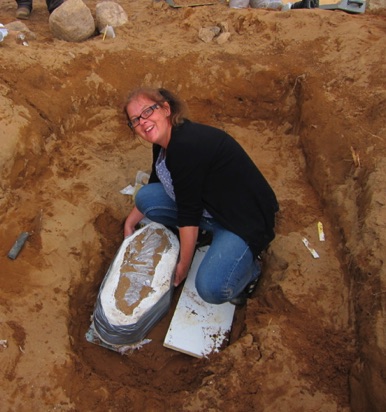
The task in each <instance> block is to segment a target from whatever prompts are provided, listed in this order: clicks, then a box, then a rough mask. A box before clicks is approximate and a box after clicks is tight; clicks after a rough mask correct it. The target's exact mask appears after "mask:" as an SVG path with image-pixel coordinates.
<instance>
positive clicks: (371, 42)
mask: <svg viewBox="0 0 386 412" xmlns="http://www.w3.org/2000/svg"><path fill="white" fill-rule="evenodd" d="M176 2H177V1H176ZM85 3H86V4H87V6H88V7H90V9H91V10H92V12H93V13H94V12H95V4H96V0H90V1H86V2H85ZM120 4H121V5H122V7H123V8H124V9H125V11H126V12H127V13H128V16H129V23H128V24H127V25H126V26H124V27H121V28H117V29H116V34H117V37H116V38H115V39H106V40H105V41H103V40H102V37H101V36H95V37H93V38H91V39H89V40H88V41H85V42H83V43H79V44H71V43H66V42H63V41H59V40H55V39H53V38H52V37H51V34H50V30H49V26H48V13H47V10H46V8H45V4H44V2H43V1H36V0H35V10H34V12H33V15H32V17H31V19H30V20H29V21H27V22H26V24H27V26H28V27H29V28H30V30H32V31H33V32H34V33H35V34H36V39H35V40H30V42H29V46H28V47H23V46H22V45H19V44H16V42H15V41H14V39H12V37H11V36H9V37H8V38H7V39H6V41H4V42H3V43H1V44H0V54H1V65H0V125H1V127H0V162H1V183H0V222H1V232H0V244H1V251H2V253H1V256H0V308H1V310H0V340H2V339H3V340H7V342H8V346H7V347H2V346H0V360H1V364H2V367H1V369H0V370H1V372H0V382H1V385H0V398H1V403H0V410H1V411H7V412H8V411H28V412H29V411H31V410H32V411H37V410H39V411H53V410H59V411H91V410H93V411H139V410H141V411H142V410H145V411H202V410H205V411H220V410H221V411H222V410H226V411H245V412H248V411H264V412H267V411H268V412H269V411H348V410H357V411H369V410H371V411H378V410H379V411H381V410H385V409H386V399H385V393H386V391H385V386H386V385H385V375H384V370H385V358H386V357H385V340H386V339H385V335H384V333H385V332H384V331H385V321H384V307H385V305H384V296H385V281H384V278H385V273H384V268H383V260H384V254H385V250H386V248H385V237H384V236H385V235H384V232H385V230H384V228H385V221H386V215H385V210H384V205H385V193H386V192H385V170H386V169H385V160H384V159H385V154H386V149H385V148H386V145H385V136H386V129H385V118H386V92H385V90H386V87H385V86H386V84H385V83H386V77H385V75H384V74H385V69H386V64H385V34H386V20H385V16H384V14H382V13H379V14H371V13H369V12H366V13H365V14H364V15H350V14H347V13H344V12H332V11H325V10H293V11H290V12H288V13H281V12H278V11H267V10H256V9H255V10H252V9H249V10H232V9H229V8H228V7H227V6H226V5H225V4H222V3H221V2H220V1H219V2H218V4H217V5H214V6H207V7H196V8H185V9H178V10H176V9H172V8H170V7H168V6H167V5H166V3H165V2H162V1H161V2H152V1H129V0H121V1H120ZM14 13H15V2H14V1H13V0H3V1H2V2H1V5H0V16H1V18H0V22H1V23H3V24H7V23H10V22H12V21H13V20H14ZM224 22H225V23H227V25H228V27H229V31H230V32H231V37H230V39H229V40H228V42H226V43H225V44H223V45H219V44H217V43H216V42H215V41H214V42H211V43H204V42H202V41H201V40H200V39H199V38H198V31H199V29H200V28H201V27H207V26H212V25H220V24H221V23H224ZM141 84H146V85H153V86H161V85H162V86H163V87H166V88H170V89H172V90H174V91H176V92H178V93H179V94H180V95H181V96H182V97H183V98H184V99H186V101H187V103H188V105H189V107H190V111H191V118H192V119H194V120H196V121H200V122H205V123H208V124H211V125H214V126H218V127H221V128H224V129H225V130H227V131H228V132H229V133H231V134H232V135H233V136H234V137H235V138H236V139H237V140H238V141H239V142H240V143H241V144H242V145H243V146H244V147H245V149H246V150H247V151H248V153H249V154H250V155H251V157H252V158H253V159H254V161H255V162H256V164H257V165H258V166H259V168H260V169H261V170H262V171H263V173H264V174H265V175H266V177H267V179H268V180H269V181H270V183H271V184H272V186H273V187H274V189H275V191H276V193H277V195H278V199H279V202H280V206H281V210H280V212H279V214H278V222H277V237H276V239H275V240H274V242H273V243H272V245H271V247H270V248H269V250H268V251H267V253H266V255H265V256H264V274H263V277H262V280H261V282H260V285H259V287H258V290H257V291H256V292H255V294H254V296H253V298H252V299H250V300H249V302H248V304H247V306H246V307H244V308H242V309H238V310H237V311H236V316H235V321H234V327H233V329H232V334H231V339H230V341H231V342H230V345H229V346H228V347H227V348H225V349H224V350H223V351H221V352H220V353H219V354H216V355H213V356H210V357H209V358H208V359H202V360H199V359H194V358H191V357H189V356H188V355H184V354H180V353H178V352H175V351H173V350H170V349H166V348H164V347H163V345H162V342H163V338H164V336H165V333H166V330H167V328H168V325H169V322H170V319H171V316H172V310H171V311H170V313H169V314H168V315H167V316H166V317H165V318H164V319H163V320H162V321H161V322H160V323H159V324H158V325H157V326H156V327H155V328H154V330H152V331H151V332H150V334H149V338H151V339H152V342H151V343H150V344H148V345H145V346H144V347H143V348H142V349H140V350H137V351H134V352H133V353H132V354H129V355H125V356H121V355H119V354H118V353H115V352H112V351H109V350H107V349H104V348H102V347H99V346H96V345H92V344H90V343H88V342H87V341H86V340H85V333H86V331H87V329H88V327H89V324H90V315H91V314H92V311H93V305H94V303H95V300H96V295H97V293H98V288H99V285H100V283H101V281H102V279H103V277H104V275H105V273H106V270H107V268H108V266H109V264H110V263H111V260H112V258H113V257H114V254H115V252H116V250H117V248H118V246H119V245H120V242H121V241H122V235H123V222H124V219H125V217H126V215H127V214H128V212H129V210H130V208H131V207H132V201H131V198H130V197H128V196H124V195H122V194H120V192H119V191H120V190H121V189H122V188H124V187H125V186H127V185H128V184H129V183H134V180H135V176H136V172H137V171H138V170H145V171H148V170H149V167H150V149H149V147H148V146H147V145H145V144H143V143H141V142H140V141H139V140H138V139H133V138H132V136H131V134H130V132H129V130H128V128H127V126H126V124H125V118H124V115H123V113H122V110H121V108H122V104H123V103H124V101H125V96H126V95H127V93H128V92H129V91H130V90H131V89H132V88H133V87H135V86H138V85H141ZM245 178H246V179H247V178H248V176H246V177H245ZM229 196H232V188H231V187H230V188H229ZM40 210H42V211H43V212H42V217H43V218H42V227H41V230H40V231H37V232H36V233H34V235H33V236H31V238H30V239H29V241H28V242H27V244H26V246H25V247H24V249H23V250H22V252H21V253H20V255H19V256H18V258H17V259H16V260H14V261H12V260H10V259H8V258H7V253H8V251H9V249H10V248H11V246H12V244H13V242H14V241H15V239H16V238H17V236H18V234H19V233H20V232H22V231H29V230H32V229H34V228H33V226H34V221H36V219H35V217H36V216H37V215H38V214H39V211H40ZM318 221H321V222H322V223H323V225H324V230H325V234H326V241H325V242H319V240H318V237H317V229H316V227H317V226H316V225H317V222H318ZM302 237H306V238H307V239H308V240H309V241H310V242H311V244H312V246H313V247H314V248H315V249H316V250H317V252H318V253H319V255H320V259H314V258H313V257H312V256H311V254H310V253H309V251H308V250H307V249H306V248H305V246H304V245H303V243H302ZM179 292H180V290H177V291H176V294H175V296H174V304H175V303H176V301H177V298H178V294H179Z"/></svg>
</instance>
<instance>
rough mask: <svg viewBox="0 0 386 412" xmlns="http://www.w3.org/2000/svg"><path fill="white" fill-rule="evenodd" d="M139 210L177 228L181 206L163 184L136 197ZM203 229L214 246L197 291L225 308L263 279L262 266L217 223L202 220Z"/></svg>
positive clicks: (144, 189) (202, 267)
mask: <svg viewBox="0 0 386 412" xmlns="http://www.w3.org/2000/svg"><path fill="white" fill-rule="evenodd" d="M135 204H136V206H137V208H138V209H139V210H140V211H141V212H142V213H143V214H144V215H145V216H146V217H147V218H148V219H150V220H152V221H154V222H158V223H161V224H163V225H165V226H169V227H174V228H177V205H176V202H175V201H174V200H172V199H171V198H170V197H169V196H168V195H167V193H166V192H165V190H164V188H163V186H162V184H161V183H150V184H148V185H145V186H143V187H142V188H141V189H140V190H139V191H138V193H137V195H136V197H135ZM199 227H200V229H203V230H206V231H208V232H211V233H212V243H211V245H210V247H209V249H208V252H207V253H206V255H205V257H204V259H203V261H202V262H201V265H200V267H199V269H198V271H197V276H196V288H197V292H198V294H199V295H200V297H201V298H202V299H203V300H205V301H206V302H209V303H215V304H221V303H224V302H228V301H230V300H231V299H233V298H234V297H236V296H238V295H239V294H240V293H241V292H242V291H243V290H244V289H245V287H246V286H247V285H248V283H250V282H251V281H253V280H255V279H257V278H258V277H259V275H260V272H261V269H260V264H259V263H258V262H256V261H255V260H254V258H253V254H252V251H251V250H250V248H249V246H248V245H247V243H246V242H245V241H244V240H243V239H241V237H239V236H237V235H236V234H235V233H233V232H230V231H229V230H227V229H225V228H224V227H223V226H221V225H220V224H219V223H218V222H217V221H216V220H215V219H211V218H204V217H203V218H201V221H200V224H199Z"/></svg>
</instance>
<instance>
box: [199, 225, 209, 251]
mask: <svg viewBox="0 0 386 412" xmlns="http://www.w3.org/2000/svg"><path fill="white" fill-rule="evenodd" d="M212 239H213V234H212V233H211V232H208V231H206V230H201V229H200V231H199V232H198V237H197V242H196V249H199V248H200V247H203V246H207V245H210V244H211V243H212Z"/></svg>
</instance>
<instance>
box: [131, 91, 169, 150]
mask: <svg viewBox="0 0 386 412" xmlns="http://www.w3.org/2000/svg"><path fill="white" fill-rule="evenodd" d="M154 104H155V102H154V101H153V100H151V99H149V98H148V97H146V96H137V97H136V98H134V99H133V100H132V101H131V102H130V103H129V104H128V105H127V106H126V110H127V114H128V115H129V118H130V120H131V121H133V120H134V119H135V118H139V122H138V125H135V128H134V130H135V132H136V133H137V134H138V135H139V136H140V137H142V139H144V140H146V141H147V142H149V143H153V144H158V145H160V146H162V147H164V148H166V147H167V146H168V144H169V140H170V136H171V131H172V125H171V122H170V106H169V104H168V103H167V102H165V103H164V106H160V105H158V106H157V107H156V108H155V109H154V110H153V113H151V114H150V116H149V117H148V118H147V119H144V118H143V117H141V115H142V114H144V110H145V114H144V116H146V115H147V114H148V113H146V109H148V108H149V107H151V106H153V105H154Z"/></svg>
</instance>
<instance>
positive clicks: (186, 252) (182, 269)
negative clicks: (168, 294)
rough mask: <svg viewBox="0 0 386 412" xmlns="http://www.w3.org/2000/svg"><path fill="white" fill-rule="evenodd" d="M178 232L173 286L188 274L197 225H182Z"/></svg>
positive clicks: (194, 246) (194, 245)
mask: <svg viewBox="0 0 386 412" xmlns="http://www.w3.org/2000/svg"><path fill="white" fill-rule="evenodd" d="M179 232H180V259H179V261H178V263H177V267H176V274H175V278H174V286H178V285H179V284H180V283H181V282H182V281H183V280H184V279H185V278H186V276H187V275H188V271H189V268H190V265H191V263H192V259H193V255H194V251H195V248H196V242H197V236H198V226H184V227H181V228H180V229H179Z"/></svg>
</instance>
